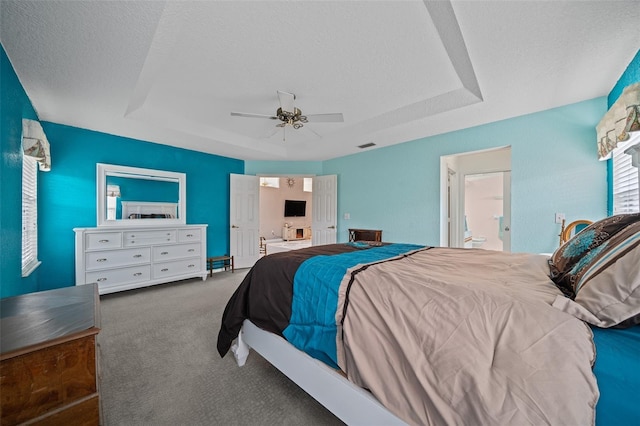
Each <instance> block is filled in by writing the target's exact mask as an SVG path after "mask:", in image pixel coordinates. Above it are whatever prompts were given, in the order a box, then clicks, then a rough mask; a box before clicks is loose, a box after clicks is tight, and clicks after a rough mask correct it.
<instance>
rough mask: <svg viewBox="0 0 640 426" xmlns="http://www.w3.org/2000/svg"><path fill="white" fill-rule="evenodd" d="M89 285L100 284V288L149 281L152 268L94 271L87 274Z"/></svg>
mask: <svg viewBox="0 0 640 426" xmlns="http://www.w3.org/2000/svg"><path fill="white" fill-rule="evenodd" d="M85 276H86V282H87V283H98V286H99V287H108V286H110V285H116V284H123V283H134V282H138V281H148V280H149V279H151V266H150V265H138V266H130V267H128V268H119V269H111V270H104V271H92V272H87V273H86V274H85Z"/></svg>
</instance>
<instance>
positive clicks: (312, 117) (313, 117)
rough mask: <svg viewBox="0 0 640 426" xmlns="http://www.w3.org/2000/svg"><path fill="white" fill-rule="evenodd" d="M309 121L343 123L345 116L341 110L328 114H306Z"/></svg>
mask: <svg viewBox="0 0 640 426" xmlns="http://www.w3.org/2000/svg"><path fill="white" fill-rule="evenodd" d="M306 117H307V121H308V122H309V123H342V122H343V121H344V118H343V117H342V113H341V112H335V113H328V114H306Z"/></svg>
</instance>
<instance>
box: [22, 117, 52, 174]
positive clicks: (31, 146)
mask: <svg viewBox="0 0 640 426" xmlns="http://www.w3.org/2000/svg"><path fill="white" fill-rule="evenodd" d="M22 151H23V153H24V155H28V156H29V157H33V158H35V159H36V160H37V161H38V165H39V167H40V170H41V171H43V172H48V171H49V170H51V151H50V147H49V141H48V140H47V136H46V135H45V134H44V130H42V125H41V124H40V122H38V121H36V120H28V119H26V118H23V119H22Z"/></svg>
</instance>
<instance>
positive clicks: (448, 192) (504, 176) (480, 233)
mask: <svg viewBox="0 0 640 426" xmlns="http://www.w3.org/2000/svg"><path fill="white" fill-rule="evenodd" d="M440 174H441V203H440V210H441V213H440V214H441V226H440V244H441V245H442V246H445V247H464V248H482V249H489V250H502V251H510V250H511V147H502V148H497V149H491V150H484V151H474V152H466V153H461V154H456V155H450V156H443V157H441V160H440Z"/></svg>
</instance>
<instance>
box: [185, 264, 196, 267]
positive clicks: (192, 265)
mask: <svg viewBox="0 0 640 426" xmlns="http://www.w3.org/2000/svg"><path fill="white" fill-rule="evenodd" d="M195 266H196V265H194V264H193V263H192V264H191V265H189V266H187V268H193V267H195Z"/></svg>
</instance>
